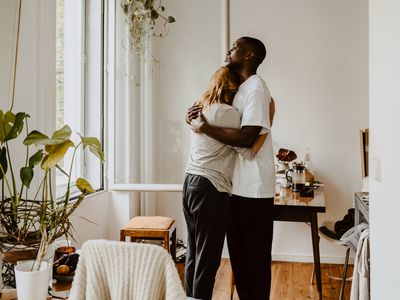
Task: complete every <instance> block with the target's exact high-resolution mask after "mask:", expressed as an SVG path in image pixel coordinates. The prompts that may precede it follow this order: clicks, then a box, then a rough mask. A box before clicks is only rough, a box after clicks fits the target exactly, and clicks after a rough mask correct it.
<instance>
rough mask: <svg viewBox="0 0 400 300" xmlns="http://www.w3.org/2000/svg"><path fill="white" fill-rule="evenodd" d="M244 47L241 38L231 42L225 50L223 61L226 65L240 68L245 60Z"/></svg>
mask: <svg viewBox="0 0 400 300" xmlns="http://www.w3.org/2000/svg"><path fill="white" fill-rule="evenodd" d="M246 53H247V50H246V47H245V45H244V42H243V41H242V40H240V39H239V40H237V41H236V42H234V43H233V46H232V48H231V49H230V50H228V51H227V52H226V58H225V62H226V65H227V66H228V67H231V68H240V67H241V66H242V65H243V63H244V62H245V55H246Z"/></svg>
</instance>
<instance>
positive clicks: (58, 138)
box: [51, 125, 71, 145]
mask: <svg viewBox="0 0 400 300" xmlns="http://www.w3.org/2000/svg"><path fill="white" fill-rule="evenodd" d="M70 137H71V128H70V127H69V126H68V125H64V127H63V128H61V129H59V130H56V131H54V133H53V135H52V136H51V140H52V141H53V142H54V144H60V143H62V142H65V141H66V140H68V139H69V138H70ZM54 144H53V145H54Z"/></svg>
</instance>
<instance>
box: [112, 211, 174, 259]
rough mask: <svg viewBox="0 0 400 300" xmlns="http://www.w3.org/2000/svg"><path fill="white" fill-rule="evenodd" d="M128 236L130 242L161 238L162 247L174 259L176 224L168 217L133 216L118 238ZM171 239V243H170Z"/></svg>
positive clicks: (123, 238) (124, 238) (123, 239)
mask: <svg viewBox="0 0 400 300" xmlns="http://www.w3.org/2000/svg"><path fill="white" fill-rule="evenodd" d="M126 237H130V238H131V241H132V242H136V241H137V240H138V239H139V240H140V239H141V240H144V239H147V240H162V241H163V244H164V248H165V249H166V250H167V251H168V252H169V253H171V256H172V259H173V260H174V261H175V260H176V224H175V220H174V219H172V218H169V217H159V216H157V217H143V216H140V217H134V218H133V219H132V220H130V221H129V223H128V224H126V225H125V226H124V227H123V228H122V229H121V231H120V240H121V241H122V242H124V241H125V240H126ZM170 240H171V245H170Z"/></svg>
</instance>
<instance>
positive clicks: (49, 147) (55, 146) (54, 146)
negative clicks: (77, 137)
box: [44, 140, 75, 153]
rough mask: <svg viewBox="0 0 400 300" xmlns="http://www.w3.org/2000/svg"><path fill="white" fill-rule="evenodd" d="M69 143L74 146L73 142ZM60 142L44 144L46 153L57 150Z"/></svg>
mask: <svg viewBox="0 0 400 300" xmlns="http://www.w3.org/2000/svg"><path fill="white" fill-rule="evenodd" d="M69 141H71V140H69ZM71 143H72V146H75V144H74V142H72V141H71ZM61 144H62V143H61ZM61 144H57V145H46V147H45V148H44V149H45V150H46V152H47V153H53V152H55V151H57V148H58V146H59V145H61Z"/></svg>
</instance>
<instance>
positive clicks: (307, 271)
mask: <svg viewBox="0 0 400 300" xmlns="http://www.w3.org/2000/svg"><path fill="white" fill-rule="evenodd" d="M177 267H178V271H179V274H180V276H181V279H183V272H184V271H183V269H184V266H183V264H178V265H177ZM312 268H313V264H310V263H293V262H273V263H272V286H271V300H302V299H318V292H317V286H316V284H315V283H314V284H313V285H312V286H311V285H310V279H311V272H312ZM352 272H353V266H349V269H348V273H347V274H348V277H349V276H351V274H352ZM321 273H322V290H323V292H322V297H323V299H332V300H333V299H339V292H340V281H336V280H333V279H330V278H329V277H328V276H326V275H325V274H329V275H331V276H335V277H341V276H342V265H333V264H322V265H321ZM230 280H231V266H230V262H229V259H222V261H221V266H220V268H219V270H218V273H217V276H216V281H215V285H214V292H213V300H228V299H230ZM350 285H351V283H350V282H347V283H346V289H345V299H350ZM233 299H235V300H238V299H239V298H238V296H237V294H236V292H235V294H234V297H233Z"/></svg>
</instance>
